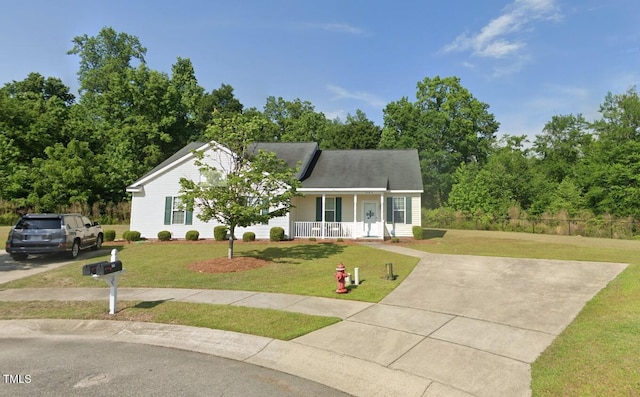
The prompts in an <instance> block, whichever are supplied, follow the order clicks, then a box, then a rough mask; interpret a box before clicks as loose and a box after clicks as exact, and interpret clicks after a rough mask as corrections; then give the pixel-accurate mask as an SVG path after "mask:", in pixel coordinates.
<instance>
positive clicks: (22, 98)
mask: <svg viewBox="0 0 640 397" xmlns="http://www.w3.org/2000/svg"><path fill="white" fill-rule="evenodd" d="M72 103H73V95H71V94H69V88H68V87H66V86H64V85H63V84H62V82H61V81H60V79H57V78H52V77H49V78H44V77H43V76H42V75H40V74H38V73H30V74H29V76H28V77H27V78H26V79H25V80H23V81H14V82H12V83H8V84H5V86H4V87H2V88H0V134H2V135H4V136H5V137H6V138H7V139H9V140H11V141H12V142H13V146H15V147H16V148H17V149H18V151H19V156H18V161H19V162H21V163H23V164H24V163H30V162H31V159H33V158H38V157H42V156H43V154H44V149H45V148H46V147H48V146H50V145H53V144H54V143H57V142H65V143H66V142H68V141H69V138H68V137H67V136H65V123H66V122H67V118H68V114H69V107H70V106H71V104H72Z"/></svg>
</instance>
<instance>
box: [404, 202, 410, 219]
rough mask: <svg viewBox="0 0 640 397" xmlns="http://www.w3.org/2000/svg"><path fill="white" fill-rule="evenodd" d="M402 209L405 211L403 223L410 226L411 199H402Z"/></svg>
mask: <svg viewBox="0 0 640 397" xmlns="http://www.w3.org/2000/svg"><path fill="white" fill-rule="evenodd" d="M404 202H405V204H404V209H405V216H404V223H407V224H411V197H405V198H404Z"/></svg>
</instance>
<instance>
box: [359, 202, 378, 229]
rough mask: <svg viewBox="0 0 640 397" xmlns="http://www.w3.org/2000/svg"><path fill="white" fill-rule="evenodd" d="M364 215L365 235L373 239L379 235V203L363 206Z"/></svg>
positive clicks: (364, 204)
mask: <svg viewBox="0 0 640 397" xmlns="http://www.w3.org/2000/svg"><path fill="white" fill-rule="evenodd" d="M362 209H363V214H362V219H364V223H363V224H364V235H365V236H366V237H371V236H375V235H377V232H378V228H377V224H378V223H377V222H378V203H375V202H370V203H367V202H365V203H363V205H362Z"/></svg>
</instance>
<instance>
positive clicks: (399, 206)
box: [386, 197, 412, 224]
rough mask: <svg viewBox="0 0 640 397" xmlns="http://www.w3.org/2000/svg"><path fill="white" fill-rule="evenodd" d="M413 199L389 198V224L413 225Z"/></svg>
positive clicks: (387, 220)
mask: <svg viewBox="0 0 640 397" xmlns="http://www.w3.org/2000/svg"><path fill="white" fill-rule="evenodd" d="M411 220H412V217H411V197H387V219H386V222H387V223H404V224H411Z"/></svg>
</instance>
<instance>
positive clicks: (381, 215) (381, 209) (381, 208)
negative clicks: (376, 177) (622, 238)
mask: <svg viewBox="0 0 640 397" xmlns="http://www.w3.org/2000/svg"><path fill="white" fill-rule="evenodd" d="M384 210H385V208H384V193H380V225H379V226H378V231H379V232H380V236H381V238H382V239H383V240H384V212H385V211H384Z"/></svg>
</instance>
